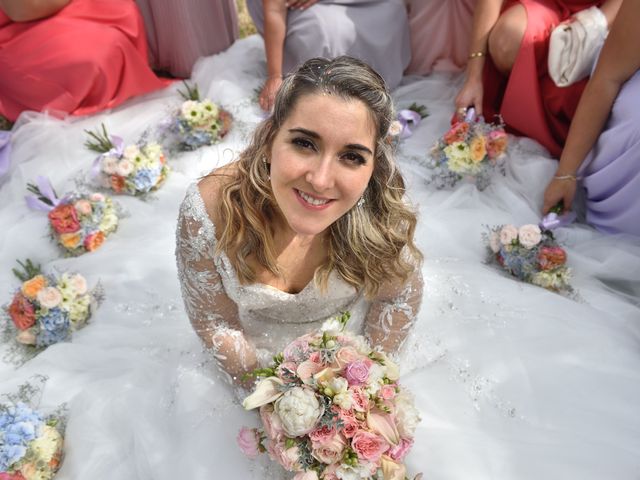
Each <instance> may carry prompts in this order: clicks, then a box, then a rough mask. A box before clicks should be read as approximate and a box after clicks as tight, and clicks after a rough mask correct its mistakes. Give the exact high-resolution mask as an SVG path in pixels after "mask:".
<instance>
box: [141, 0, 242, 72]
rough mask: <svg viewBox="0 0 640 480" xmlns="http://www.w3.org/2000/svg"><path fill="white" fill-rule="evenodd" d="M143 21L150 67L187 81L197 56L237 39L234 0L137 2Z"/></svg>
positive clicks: (216, 50)
mask: <svg viewBox="0 0 640 480" xmlns="http://www.w3.org/2000/svg"><path fill="white" fill-rule="evenodd" d="M136 3H137V4H138V7H139V8H140V12H141V13H142V17H143V18H144V24H145V28H146V30H147V40H148V42H149V59H150V62H151V65H152V66H153V68H156V69H158V70H164V71H167V72H169V73H171V74H172V75H173V76H176V77H181V78H187V77H189V76H190V75H191V69H192V68H193V65H194V63H195V62H196V60H197V59H198V58H200V57H206V56H209V55H214V54H216V53H220V52H222V51H224V50H226V49H227V48H229V46H231V44H232V43H233V42H235V41H236V39H237V38H238V14H237V11H236V5H235V0H215V1H213V2H212V1H211V0H188V1H187V0H180V1H176V0H136Z"/></svg>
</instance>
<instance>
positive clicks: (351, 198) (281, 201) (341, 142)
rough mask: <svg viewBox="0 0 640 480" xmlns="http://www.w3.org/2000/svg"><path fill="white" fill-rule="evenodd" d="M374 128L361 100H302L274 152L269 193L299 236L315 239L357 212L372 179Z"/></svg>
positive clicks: (316, 97) (319, 96)
mask: <svg viewBox="0 0 640 480" xmlns="http://www.w3.org/2000/svg"><path fill="white" fill-rule="evenodd" d="M374 152H375V127H374V123H373V120H372V118H371V114H370V113H369V110H368V108H367V106H366V105H365V104H364V103H363V102H361V101H360V100H355V99H352V100H344V99H342V98H339V97H336V96H334V95H327V94H309V95H305V96H303V97H301V98H300V99H298V102H297V103H296V105H295V107H294V109H293V111H292V112H291V114H290V115H289V117H288V118H287V120H286V121H285V122H284V123H283V125H282V127H281V128H280V131H279V132H278V134H277V135H276V137H275V139H274V142H273V145H272V148H271V159H270V161H271V187H272V189H273V193H274V196H275V199H276V202H277V204H278V207H279V209H280V211H281V212H282V215H283V216H284V218H285V220H286V222H287V224H288V225H289V227H290V228H291V229H292V230H293V231H294V232H295V233H296V234H298V235H305V236H307V235H310V236H315V235H318V234H320V233H322V232H324V231H325V230H326V229H327V227H329V226H330V225H331V224H332V223H333V222H335V221H336V220H337V219H338V218H340V217H341V216H342V215H344V214H345V213H346V212H348V211H349V210H350V209H351V208H354V205H355V204H356V202H357V201H358V200H359V199H360V197H361V196H362V194H363V193H364V191H365V189H366V188H367V184H368V183H369V179H370V178H371V175H372V173H373V167H374Z"/></svg>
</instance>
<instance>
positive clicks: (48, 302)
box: [36, 287, 62, 308]
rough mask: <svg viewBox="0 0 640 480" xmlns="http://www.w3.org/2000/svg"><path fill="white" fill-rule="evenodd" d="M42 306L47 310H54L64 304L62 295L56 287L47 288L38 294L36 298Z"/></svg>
mask: <svg viewBox="0 0 640 480" xmlns="http://www.w3.org/2000/svg"><path fill="white" fill-rule="evenodd" d="M36 298H37V299H38V302H40V305H42V306H43V307H45V308H54V307H57V306H58V305H60V302H62V294H61V293H60V290H58V289H57V288H55V287H46V288H43V289H42V290H40V291H39V292H38V295H37V297H36Z"/></svg>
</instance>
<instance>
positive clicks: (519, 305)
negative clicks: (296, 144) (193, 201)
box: [0, 36, 640, 480]
mask: <svg viewBox="0 0 640 480" xmlns="http://www.w3.org/2000/svg"><path fill="white" fill-rule="evenodd" d="M263 62H264V49H263V42H262V39H261V38H259V37H257V36H255V37H251V38H248V39H245V40H241V41H238V42H236V43H235V44H234V45H233V46H232V47H231V48H230V49H229V50H227V51H226V52H224V53H223V54H220V55H216V56H213V57H208V58H206V59H205V60H202V61H200V62H198V63H197V64H196V67H195V69H194V72H193V73H194V75H193V78H194V79H195V80H196V81H197V82H198V84H199V85H201V90H202V93H203V94H204V95H210V96H211V98H212V99H213V100H214V101H216V102H218V103H221V104H222V105H223V106H224V107H225V108H227V109H228V110H229V111H230V112H231V113H232V114H233V116H234V119H235V123H234V127H233V129H232V130H231V132H230V133H229V135H228V136H227V137H225V139H224V141H223V142H222V143H221V144H219V145H214V146H211V147H206V148H202V149H200V150H198V151H194V152H189V153H186V154H184V155H183V156H181V157H180V158H173V159H170V160H169V162H170V164H171V166H172V167H173V172H172V173H171V174H170V176H169V177H168V179H167V181H166V184H165V185H164V186H163V188H162V189H160V190H159V191H158V192H157V193H155V194H153V196H152V197H150V198H148V199H147V201H141V200H139V199H137V198H132V197H118V201H119V202H120V203H121V205H122V206H123V207H124V209H125V211H126V212H128V214H129V215H128V216H127V217H125V218H123V219H122V221H121V224H120V227H119V229H118V231H117V232H115V233H114V234H113V235H112V236H111V237H110V238H109V240H108V241H107V242H105V244H104V245H103V246H102V247H101V248H100V249H99V250H98V251H96V252H94V253H90V254H86V255H83V256H80V257H76V258H67V259H62V258H60V257H59V256H58V253H57V251H56V249H55V247H54V246H53V244H52V243H51V242H50V240H49V238H48V237H47V235H46V233H45V232H46V231H45V228H46V224H47V219H46V217H45V216H43V214H42V213H40V212H31V211H29V210H27V208H26V206H25V204H24V200H23V195H24V193H25V188H24V187H25V184H26V183H27V182H28V181H32V180H33V179H34V178H35V176H36V175H37V174H43V173H44V174H49V175H50V176H51V177H52V181H53V184H54V185H55V186H56V188H57V189H58V191H59V192H60V193H62V192H64V191H65V190H66V189H68V188H72V187H73V185H74V179H75V178H76V177H77V176H78V174H79V173H81V172H82V171H83V170H84V171H87V170H88V169H90V167H91V163H92V161H93V158H94V156H93V155H92V154H91V153H90V152H87V151H86V150H85V149H84V147H83V146H82V143H83V141H84V139H85V133H84V130H85V129H91V128H94V127H96V126H98V125H99V124H100V122H105V123H106V126H107V128H108V129H109V131H111V132H113V133H117V134H119V135H121V136H123V137H124V139H125V142H126V143H129V142H133V141H135V139H136V138H137V137H138V135H140V133H142V132H143V131H144V130H145V129H146V128H147V127H148V126H149V125H153V124H154V123H155V122H157V121H159V120H160V119H162V118H164V117H165V116H166V114H167V111H169V110H170V108H169V107H170V106H171V105H176V104H179V102H180V99H179V98H178V96H177V94H176V92H175V90H176V88H177V86H174V87H172V88H169V89H167V90H166V91H163V92H161V93H159V94H158V95H152V96H147V97H144V98H142V99H140V100H138V101H136V102H132V103H128V104H126V105H124V106H122V107H120V108H117V109H114V110H113V111H111V112H109V113H108V114H107V113H102V114H97V115H95V116H91V117H83V118H71V119H67V120H66V121H58V120H54V119H51V118H48V117H45V116H42V115H25V116H23V118H22V120H21V121H20V122H19V123H18V125H17V126H16V128H15V131H14V135H13V141H12V147H13V148H12V166H11V170H10V171H9V177H8V180H7V181H6V182H5V183H4V184H3V185H2V186H1V188H0V225H2V227H3V231H2V235H0V260H1V261H0V264H1V265H2V266H3V268H2V269H0V295H1V296H2V298H4V299H5V300H4V301H9V299H10V297H11V294H12V292H13V289H14V288H15V287H16V286H17V285H18V283H17V280H15V281H14V279H13V278H12V276H11V272H10V271H9V267H10V266H11V265H12V264H13V262H14V259H16V258H25V257H31V258H32V259H34V260H36V261H39V262H40V263H43V264H45V265H46V266H48V267H57V268H59V269H65V270H69V269H73V270H75V271H79V272H81V273H82V274H83V275H85V277H86V278H87V280H88V281H89V284H93V282H95V281H97V280H98V279H100V280H101V282H102V284H103V286H104V289H105V292H106V298H105V301H104V303H103V304H102V305H101V307H100V308H99V309H98V310H97V311H96V312H95V314H94V316H93V317H92V320H91V323H89V324H88V325H87V326H86V327H85V328H83V329H82V330H80V331H78V332H77V334H74V337H73V341H72V342H71V343H63V344H58V345H55V346H52V347H50V348H49V349H47V350H46V351H45V352H43V353H41V354H40V355H39V356H38V357H36V358H35V359H33V360H31V361H29V362H28V363H27V364H25V365H23V366H22V367H20V368H18V369H15V368H14V367H13V366H12V365H9V364H6V363H1V362H0V393H5V392H8V391H11V390H13V388H14V387H15V386H16V385H17V384H19V383H21V382H22V381H24V380H25V379H28V378H29V377H31V376H32V375H33V374H35V373H42V374H46V375H48V376H49V381H48V383H47V386H46V389H45V391H44V395H43V398H42V405H43V407H46V406H52V405H57V404H59V403H61V402H68V405H69V425H68V429H67V434H66V439H65V448H66V455H65V458H64V462H63V464H62V466H61V469H60V472H59V473H58V476H57V477H56V478H57V479H58V480H77V479H91V480H111V479H120V478H132V479H133V478H135V479H151V478H152V479H154V480H175V479H176V478H189V479H193V480H200V479H202V480H208V479H212V478H216V479H218V478H220V479H226V478H233V479H236V478H237V479H242V480H280V478H282V477H280V476H278V475H279V474H278V473H277V469H272V468H271V467H268V466H266V464H265V462H263V461H258V462H254V461H251V460H248V459H246V458H245V457H244V456H243V455H242V453H240V451H239V449H238V448H237V447H236V445H235V436H236V432H237V429H238V428H239V427H240V426H241V425H247V426H257V424H258V421H257V419H256V418H255V416H254V413H255V412H244V411H243V410H242V407H241V406H240V405H239V403H238V402H237V400H236V398H235V396H234V394H233V392H232V390H231V389H229V388H228V387H227V385H226V383H225V382H224V381H223V380H222V379H221V376H220V375H219V374H218V372H217V370H216V367H215V362H214V360H213V358H212V356H211V354H210V353H209V352H205V351H202V349H201V344H200V341H199V339H198V337H197V335H196V333H195V332H194V331H193V329H192V327H191V325H190V322H189V319H188V317H187V314H186V312H185V310H184V308H183V303H182V299H181V294H180V287H179V282H178V279H177V271H176V263H175V258H174V251H175V227H176V219H177V217H178V211H179V206H180V203H181V202H182V200H183V198H184V196H185V192H186V191H187V189H188V186H189V185H190V184H192V183H193V182H194V181H196V180H197V179H198V178H199V177H200V175H202V174H203V173H205V172H208V171H210V170H211V169H212V168H214V167H217V166H220V165H223V164H226V163H228V162H229V161H231V160H232V159H234V158H237V156H238V152H239V151H240V150H241V149H242V148H243V146H245V145H246V142H247V139H248V138H249V137H248V135H249V133H250V132H251V130H252V128H253V126H254V125H255V124H256V123H257V122H258V121H259V119H260V118H261V110H260V108H259V106H258V105H257V104H256V103H255V101H254V100H252V98H253V97H254V93H253V91H254V89H255V88H256V87H257V86H258V84H259V83H260V79H259V76H258V74H259V72H260V71H261V69H262V68H263V66H264V63H263ZM461 80H462V79H461V78H460V77H457V76H454V77H452V76H450V75H445V74H433V75H431V76H430V77H428V78H426V79H424V80H421V81H419V82H415V83H411V84H409V85H406V86H403V87H402V88H401V89H399V90H398V91H396V92H395V98H396V100H397V104H398V106H399V107H406V106H408V105H409V104H410V103H411V102H414V101H416V102H418V103H422V104H425V105H427V106H428V108H429V112H430V115H429V117H427V118H426V119H424V120H423V121H422V122H421V124H420V125H419V127H418V128H417V130H416V132H415V133H414V135H413V136H412V137H410V138H408V139H407V140H404V141H403V144H402V145H401V150H400V152H401V156H400V160H399V166H400V168H401V169H402V171H403V173H404V175H405V177H406V178H407V181H408V196H409V198H410V200H411V201H412V202H413V203H414V204H415V206H416V208H417V210H418V214H419V224H418V229H417V233H416V239H417V243H418V246H419V247H420V248H421V249H422V251H423V252H424V254H425V259H426V260H425V263H424V266H423V269H422V273H423V276H424V283H425V291H424V298H423V302H422V307H421V310H420V313H419V314H418V317H417V320H416V323H415V327H414V329H413V331H412V333H411V335H410V338H409V339H408V340H407V344H406V349H405V351H404V353H403V356H402V358H401V360H400V363H401V365H402V370H403V377H402V378H403V382H404V384H405V385H406V387H407V388H408V389H410V390H412V391H413V392H414V393H415V396H416V404H417V406H418V408H419V409H420V411H421V415H422V417H423V422H422V424H421V425H420V427H419V428H418V430H417V434H416V442H415V446H414V449H413V451H412V452H411V453H410V454H409V456H408V458H407V466H408V470H409V471H410V472H411V473H414V472H415V473H417V472H420V471H422V472H424V473H425V478H429V479H431V480H451V479H473V480H514V479H517V480H540V479H545V480H567V479H581V480H602V479H603V478H615V479H633V478H635V477H636V476H637V473H638V471H640V458H639V457H638V451H640V411H639V409H638V399H639V398H640V324H639V323H638V318H640V305H639V303H640V302H639V296H640V279H639V277H638V272H640V242H639V241H638V240H634V239H632V238H628V237H625V236H622V235H613V236H609V235H604V234H602V233H600V232H598V231H596V230H594V229H593V228H591V227H587V226H585V225H572V226H571V227H568V228H564V229H561V230H560V231H558V232H557V236H558V239H559V240H560V241H561V242H562V243H563V244H564V245H565V246H566V249H567V252H568V256H569V264H570V266H571V267H572V268H573V269H574V271H575V278H574V280H573V285H574V286H575V288H576V289H577V290H578V292H579V294H580V298H579V299H578V300H574V299H569V298H565V297H562V296H560V295H557V294H554V293H551V292H549V291H546V290H543V289H542V288H539V287H535V286H533V285H527V284H522V283H518V282H517V281H515V280H513V279H512V278H509V277H507V276H505V275H504V274H503V273H502V272H500V271H499V270H497V269H494V268H492V267H490V266H488V265H486V264H485V263H484V258H485V249H484V247H483V245H482V239H481V233H482V232H483V231H484V227H483V225H486V224H489V225H493V224H498V223H514V224H522V223H528V222H536V221H538V219H539V218H540V207H541V201H542V193H543V190H544V187H545V185H546V184H547V181H548V179H549V178H550V176H551V175H553V172H554V171H555V167H556V162H555V161H554V160H552V159H550V158H549V157H548V156H547V155H546V154H545V152H543V151H542V149H541V148H540V147H539V146H538V145H537V144H535V143H534V142H531V141H528V140H525V139H521V140H518V139H514V140H513V142H512V149H511V151H510V155H509V158H508V160H507V175H506V176H505V177H501V176H498V177H497V178H496V179H495V180H494V182H493V184H492V185H491V186H489V187H488V188H487V189H486V190H484V191H483V192H478V191H477V190H476V189H475V187H474V186H473V185H471V184H469V185H466V184H460V185H459V186H458V187H457V188H456V189H455V190H452V191H444V190H441V191H437V190H433V189H432V188H431V187H429V186H427V184H426V182H425V177H426V176H427V175H428V172H427V171H426V170H425V168H424V167H423V166H422V163H421V161H420V160H421V159H424V156H425V155H426V154H427V152H428V150H429V147H430V146H431V144H432V142H434V141H435V140H436V139H437V138H438V137H439V136H440V135H442V133H443V132H444V131H446V129H447V127H448V124H449V117H450V113H451V109H452V104H453V98H454V96H455V94H456V92H457V91H458V88H459V87H460V84H461ZM52 165H55V167H56V168H55V169H54V168H52ZM265 333H266V332H265ZM6 352H7V346H5V345H3V346H1V347H0V358H3V357H4V355H5V353H6ZM287 478H290V476H289V477H287Z"/></svg>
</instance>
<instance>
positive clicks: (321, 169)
mask: <svg viewBox="0 0 640 480" xmlns="http://www.w3.org/2000/svg"><path fill="white" fill-rule="evenodd" d="M335 175H336V172H335V162H334V161H333V159H332V158H330V157H323V158H322V159H320V160H319V161H318V162H313V164H311V165H310V166H309V170H308V171H307V174H306V175H305V180H306V181H307V182H308V183H309V184H310V185H311V186H312V187H313V189H314V190H315V191H316V192H318V193H322V192H324V191H326V190H329V189H331V188H333V186H334V185H335Z"/></svg>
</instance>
